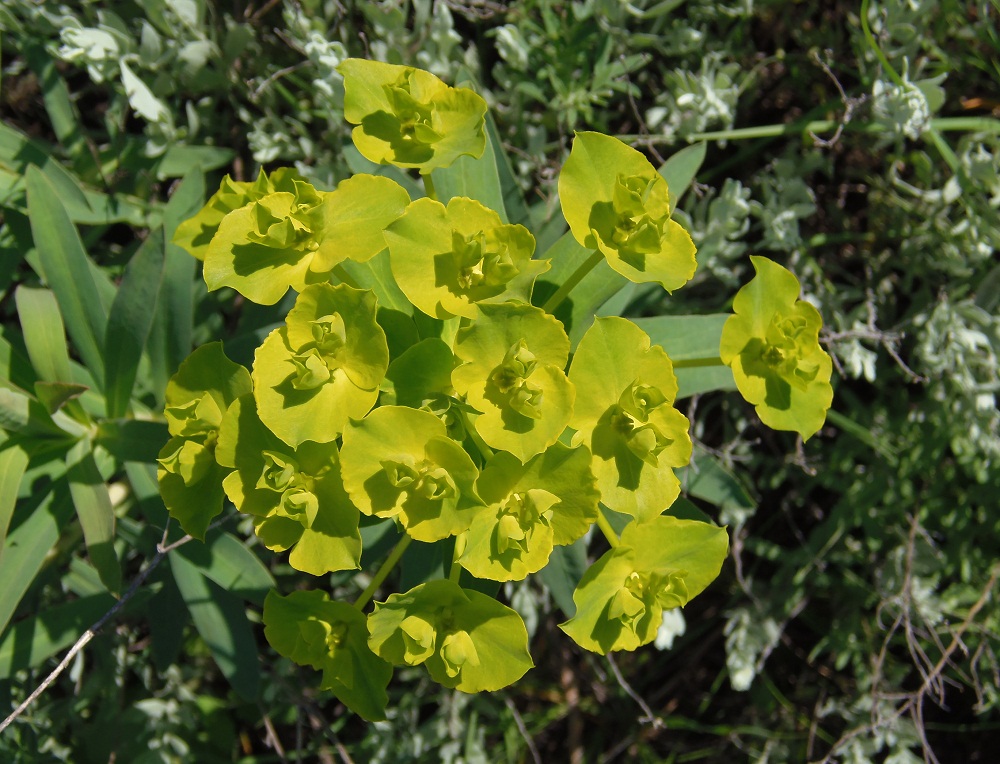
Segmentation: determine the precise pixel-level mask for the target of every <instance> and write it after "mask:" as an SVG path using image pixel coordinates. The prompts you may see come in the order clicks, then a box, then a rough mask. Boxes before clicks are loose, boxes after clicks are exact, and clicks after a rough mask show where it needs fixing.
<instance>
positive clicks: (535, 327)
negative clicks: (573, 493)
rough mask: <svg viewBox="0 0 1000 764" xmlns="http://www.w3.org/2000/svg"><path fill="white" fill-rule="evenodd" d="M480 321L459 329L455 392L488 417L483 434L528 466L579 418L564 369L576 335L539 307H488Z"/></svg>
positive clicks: (478, 423) (478, 424) (481, 421)
mask: <svg viewBox="0 0 1000 764" xmlns="http://www.w3.org/2000/svg"><path fill="white" fill-rule="evenodd" d="M479 310H480V312H481V315H480V317H479V318H478V319H477V320H476V321H475V322H474V323H473V324H472V325H471V326H468V327H465V328H463V329H461V330H459V333H458V337H457V339H456V342H455V355H456V356H458V358H459V359H460V360H462V361H463V362H464V363H463V364H462V365H461V366H459V367H458V368H456V369H455V371H454V372H453V373H452V383H453V384H454V385H455V389H456V390H457V391H458V392H459V393H461V394H463V395H465V396H467V401H468V404H469V405H470V406H472V407H473V408H474V409H476V410H477V411H479V412H482V415H481V416H479V417H477V418H476V420H475V423H474V426H475V428H476V431H477V432H478V433H479V435H480V436H481V437H482V438H483V440H485V441H486V443H488V444H489V445H490V446H491V447H492V448H498V449H502V450H504V451H509V452H510V453H512V454H514V456H516V457H518V458H519V459H521V460H522V461H526V460H528V459H530V458H531V457H532V456H534V455H535V454H538V453H541V452H542V451H544V450H545V449H546V448H548V447H549V446H550V445H552V444H553V443H555V442H556V440H557V439H558V438H559V436H560V435H561V434H562V432H563V430H564V429H565V428H566V425H567V424H568V423H569V420H570V417H571V416H572V413H573V401H574V398H575V391H574V388H573V385H572V383H571V382H570V381H569V380H567V378H566V375H565V373H564V372H563V369H564V368H565V367H566V360H567V358H568V357H569V338H567V337H566V334H565V332H563V329H562V325H561V324H560V323H559V322H558V321H557V320H555V319H554V318H553V317H552V316H550V315H548V314H546V313H543V312H542V311H541V310H540V309H539V308H535V307H532V306H530V305H519V304H515V303H501V304H499V305H482V306H480V308H479Z"/></svg>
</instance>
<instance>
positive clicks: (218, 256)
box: [188, 170, 410, 305]
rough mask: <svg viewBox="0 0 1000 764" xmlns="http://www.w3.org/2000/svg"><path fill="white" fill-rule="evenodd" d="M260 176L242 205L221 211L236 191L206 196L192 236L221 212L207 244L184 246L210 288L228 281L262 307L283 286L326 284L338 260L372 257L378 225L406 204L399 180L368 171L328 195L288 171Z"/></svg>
mask: <svg viewBox="0 0 1000 764" xmlns="http://www.w3.org/2000/svg"><path fill="white" fill-rule="evenodd" d="M265 180H266V183H265V184H263V185H262V184H261V182H260V181H258V182H257V183H255V184H254V185H253V186H252V187H250V189H248V190H246V191H244V193H243V197H244V198H246V199H247V203H245V204H244V205H242V206H240V207H238V208H236V209H231V210H226V211H225V212H224V213H223V210H224V208H225V207H226V206H227V205H228V204H232V203H236V201H238V200H239V195H237V194H235V193H227V194H225V195H223V196H222V197H221V198H220V199H219V200H218V201H215V202H214V203H213V202H212V201H211V200H210V202H209V205H207V206H206V210H208V211H209V212H211V213H212V215H211V216H210V217H209V220H208V221H206V220H204V219H202V220H201V222H200V223H199V225H200V226H201V229H202V233H201V234H199V235H198V237H197V240H198V241H201V240H203V239H204V237H205V236H206V235H207V234H208V233H209V231H210V230H211V226H210V225H209V223H211V222H214V221H215V218H216V217H218V215H220V214H221V215H222V217H220V218H219V219H218V222H217V223H215V230H214V232H213V233H212V238H211V240H210V242H209V243H208V244H207V245H205V246H204V247H203V248H199V249H192V250H191V251H193V252H200V253H201V254H203V258H204V260H205V282H206V283H207V284H208V288H209V289H218V288H220V287H223V286H231V287H233V288H234V289H236V290H237V291H238V292H239V293H240V294H242V295H244V296H245V297H247V298H248V299H250V300H253V301H254V302H257V303H260V304H262V305H273V304H274V303H276V302H277V301H278V300H280V299H281V297H282V296H283V295H284V294H285V292H287V291H288V288H289V287H292V288H294V289H296V290H297V291H302V289H304V288H305V286H306V285H308V284H314V283H321V282H324V281H327V280H328V276H327V274H328V273H329V271H330V270H332V269H333V268H334V267H335V266H336V265H338V264H339V263H341V262H343V261H344V260H356V261H358V262H364V261H366V260H369V259H370V258H372V257H373V256H374V255H376V254H378V253H379V252H380V251H382V250H383V249H385V239H384V237H383V231H384V229H385V227H386V226H387V225H388V224H389V223H391V222H392V221H393V220H395V219H396V218H398V217H399V216H400V215H401V214H402V213H403V210H404V209H405V208H406V205H407V204H408V203H409V201H410V197H409V195H408V194H407V193H406V191H405V190H404V189H403V187H402V186H400V185H399V184H398V183H396V182H395V181H393V180H390V179H389V178H381V177H376V176H374V175H355V176H353V177H351V178H348V179H347V180H344V181H342V182H341V183H340V185H339V186H337V189H336V190H335V191H331V192H329V193H326V192H322V191H317V190H316V189H315V188H313V187H312V186H311V185H310V184H309V183H307V182H306V181H304V180H303V179H302V178H300V177H299V176H298V175H296V174H295V173H293V172H292V171H289V170H276V171H275V172H274V173H273V174H272V175H271V177H270V178H268V179H265ZM245 185H249V184H245ZM262 189H266V192H265V193H261V190H262ZM220 193H221V192H220ZM213 199H215V197H213ZM206 215H207V213H206V212H205V210H203V211H202V213H199V216H201V217H202V218H204V217H205V216H206ZM193 220H199V217H198V216H196V217H195V218H193ZM188 227H189V228H190V227H191V226H190V225H189V226H188Z"/></svg>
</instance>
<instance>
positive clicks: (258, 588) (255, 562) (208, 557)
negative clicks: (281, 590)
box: [173, 531, 275, 605]
mask: <svg viewBox="0 0 1000 764" xmlns="http://www.w3.org/2000/svg"><path fill="white" fill-rule="evenodd" d="M173 554H175V555H178V556H180V557H183V558H184V559H185V560H187V561H188V562H189V563H191V565H193V566H194V567H195V568H196V569H197V570H198V572H199V573H201V574H202V575H203V576H205V577H206V578H209V579H211V580H212V581H214V582H215V583H217V584H218V585H219V586H221V587H222V588H223V589H225V590H226V591H227V592H230V593H232V594H235V595H236V596H237V597H241V598H242V599H245V600H247V601H249V602H253V603H254V604H256V605H262V604H264V597H265V596H266V595H267V593H268V592H269V591H270V590H271V589H273V588H274V587H275V583H274V578H273V576H271V573H270V571H268V569H267V568H266V567H264V563H262V562H261V561H260V558H259V557H257V555H255V554H254V553H253V552H252V551H251V550H250V549H248V548H247V546H246V544H244V543H243V542H242V541H240V540H239V539H237V538H236V537H235V536H233V535H232V534H229V533H224V532H222V531H214V532H212V533H209V534H208V538H207V539H206V541H205V543H204V544H184V545H183V546H180V547H178V548H177V549H176V550H174V552H173Z"/></svg>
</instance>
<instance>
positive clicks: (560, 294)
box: [542, 249, 604, 313]
mask: <svg viewBox="0 0 1000 764" xmlns="http://www.w3.org/2000/svg"><path fill="white" fill-rule="evenodd" d="M603 259H604V253H603V252H601V250H599V249H597V250H594V251H593V252H592V253H591V255H590V257H588V258H587V259H586V260H585V261H584V262H583V263H581V264H580V267H579V268H577V269H576V270H575V271H573V273H572V274H571V275H570V277H569V278H568V279H566V281H565V282H563V285H562V286H561V287H559V289H557V290H556V293H555V294H554V295H552V296H551V297H550V298H549V299H548V300H546V302H545V304H544V305H543V306H542V310H544V311H545V312H546V313H554V312H555V310H556V308H558V307H559V306H560V305H561V304H562V301H563V300H565V299H566V297H567V295H569V293H570V292H572V291H573V289H574V288H575V287H576V285H577V284H579V283H580V282H581V281H583V279H584V277H585V276H586V275H587V274H588V273H590V272H591V271H592V270H594V268H595V267H596V266H597V264H598V263H599V262H601V260H603Z"/></svg>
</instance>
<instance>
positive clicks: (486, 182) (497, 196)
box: [432, 136, 509, 223]
mask: <svg viewBox="0 0 1000 764" xmlns="http://www.w3.org/2000/svg"><path fill="white" fill-rule="evenodd" d="M487 137H488V138H489V136H487ZM432 177H433V180H434V190H435V191H436V192H437V200H438V201H439V202H441V203H442V204H447V203H448V200H449V199H452V198H453V197H456V196H464V197H467V198H469V199H475V200H476V201H477V202H479V203H481V204H484V205H486V206H487V207H489V208H490V209H491V210H493V211H495V212H496V213H497V214H498V215H500V220H501V221H502V222H504V223H507V222H509V221H508V219H507V211H506V210H505V209H504V202H503V197H504V194H503V188H502V187H501V184H500V173H499V171H498V170H497V159H496V154H495V152H494V148H493V142H492V141H491V140H487V141H486V149H485V150H484V151H483V154H482V156H481V157H479V158H478V159H474V158H472V157H471V156H469V155H464V156H460V157H459V158H458V159H456V160H455V161H454V162H453V163H452V164H451V165H449V166H448V167H444V168H438V169H436V170H434V172H433V173H432Z"/></svg>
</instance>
